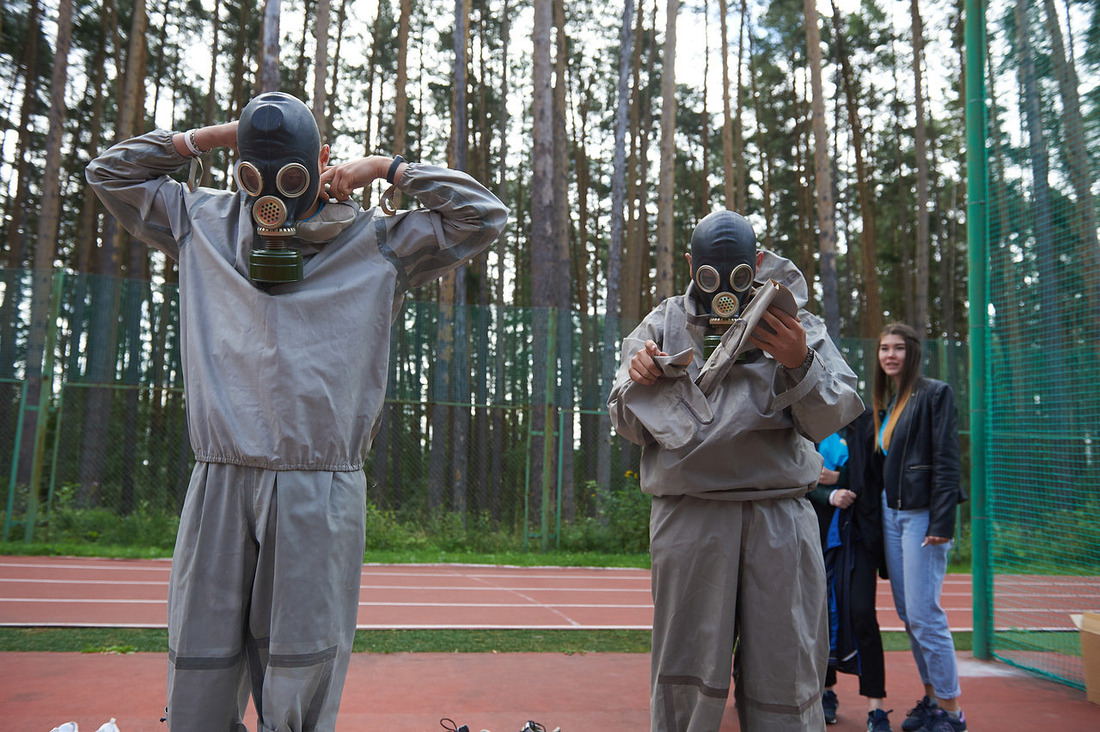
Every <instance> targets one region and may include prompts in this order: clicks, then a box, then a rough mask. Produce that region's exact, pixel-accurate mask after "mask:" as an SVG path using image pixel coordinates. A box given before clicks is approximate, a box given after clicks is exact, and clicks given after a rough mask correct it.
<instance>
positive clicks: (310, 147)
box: [233, 92, 321, 283]
mask: <svg viewBox="0 0 1100 732" xmlns="http://www.w3.org/2000/svg"><path fill="white" fill-rule="evenodd" d="M237 149H238V150H239V151H240V155H241V159H240V162H238V163H237V166H236V168H234V171H233V172H234V177H235V178H236V181H237V186H238V187H239V188H240V189H241V190H242V191H243V192H244V193H245V195H246V196H248V199H249V202H250V203H251V205H252V220H253V223H254V224H255V227H256V236H257V237H258V239H259V240H260V243H261V246H259V247H256V246H254V247H253V249H252V251H251V252H250V253H249V257H248V273H249V277H251V278H252V280H253V281H255V282H259V283H278V282H296V281H298V280H300V279H302V276H303V271H302V254H301V252H299V251H298V250H296V249H292V248H290V247H289V242H290V240H291V239H292V238H293V237H294V236H295V233H296V229H297V224H298V223H299V222H300V221H302V219H303V217H304V216H305V214H306V213H307V212H308V211H309V209H310V208H312V207H313V206H314V204H315V203H316V201H317V191H318V188H319V186H320V180H319V175H320V173H319V164H318V160H319V157H320V151H321V135H320V132H319V131H318V129H317V123H316V121H315V120H314V118H313V113H312V112H310V110H309V108H308V107H306V105H305V104H303V103H302V102H301V101H300V100H298V99H296V98H294V97H292V96H290V95H289V94H283V93H281V92H268V93H265V94H260V95H259V96H257V97H256V98H255V99H253V100H252V101H251V102H249V103H248V106H246V107H245V108H244V111H243V112H242V113H241V119H240V122H239V123H238V125H237Z"/></svg>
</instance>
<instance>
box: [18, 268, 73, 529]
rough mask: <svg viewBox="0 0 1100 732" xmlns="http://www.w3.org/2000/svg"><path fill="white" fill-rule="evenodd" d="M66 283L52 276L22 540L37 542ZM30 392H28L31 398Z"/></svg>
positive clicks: (59, 274) (58, 275)
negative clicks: (59, 327)
mask: <svg viewBox="0 0 1100 732" xmlns="http://www.w3.org/2000/svg"><path fill="white" fill-rule="evenodd" d="M64 285H65V273H64V272H63V271H58V272H55V273H54V276H53V288H52V291H51V293H50V315H49V320H48V321H47V322H46V339H45V342H44V344H43V346H42V381H41V386H40V388H39V390H38V405H37V407H35V409H37V410H38V419H36V420H35V421H34V427H35V431H34V461H33V463H32V464H31V483H30V485H29V486H27V519H26V521H25V522H24V524H23V541H24V543H27V544H29V543H31V542H32V541H34V524H35V522H36V521H37V520H38V496H39V492H40V490H39V489H40V487H41V483H42V463H43V461H44V460H45V453H46V422H47V420H49V418H50V401H51V397H52V394H53V365H54V348H56V347H57V316H58V314H59V313H60V312H61V291H62V289H63V288H64ZM29 396H30V395H29V394H28V397H29Z"/></svg>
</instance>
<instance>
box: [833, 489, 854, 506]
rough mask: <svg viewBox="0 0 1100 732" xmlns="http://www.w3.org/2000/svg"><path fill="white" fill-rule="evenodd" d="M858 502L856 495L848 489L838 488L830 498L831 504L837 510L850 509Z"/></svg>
mask: <svg viewBox="0 0 1100 732" xmlns="http://www.w3.org/2000/svg"><path fill="white" fill-rule="evenodd" d="M855 502H856V494H855V493H853V492H852V491H850V490H848V489H847V488H837V489H836V490H835V491H833V493H832V495H830V496H829V503H831V504H833V505H834V506H836V507H837V508H848V507H849V506H851V505H852V504H853V503H855Z"/></svg>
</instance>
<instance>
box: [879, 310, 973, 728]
mask: <svg viewBox="0 0 1100 732" xmlns="http://www.w3.org/2000/svg"><path fill="white" fill-rule="evenodd" d="M920 364H921V347H920V339H919V338H918V337H917V333H916V331H915V330H913V329H912V328H910V327H909V326H907V325H903V324H901V323H893V324H891V325H888V326H886V328H885V329H884V330H883V332H882V335H880V336H879V341H878V360H877V366H876V368H875V379H874V410H875V434H876V439H875V446H876V454H877V455H878V456H879V457H880V459H881V465H882V486H883V495H882V535H883V545H884V548H885V551H886V567H887V570H888V572H889V574H890V586H891V589H892V590H893V594H894V605H895V607H896V608H897V612H898V616H899V617H900V618H901V620H902V621H903V622H904V623H905V630H906V632H907V633H908V635H909V645H910V647H911V648H912V651H913V657H914V658H915V659H916V663H917V670H918V671H919V672H920V676H921V681H922V682H923V684H924V697H923V698H922V699H921V700H920V701H918V702H917V705H916V707H914V708H913V709H912V710H910V712H909V715H908V716H907V717H906V719H905V721H904V722H903V723H902V729H903V730H906V731H907V732H913V731H914V730H925V731H927V732H962V731H963V730H965V729H966V717H965V716H964V715H963V713H962V710H961V709H960V707H959V695H960V694H961V689H960V688H959V674H958V667H957V663H956V660H955V645H954V641H953V639H952V637H951V630H950V628H948V626H947V614H946V613H945V612H944V611H943V608H942V607H941V606H940V592H941V590H942V589H943V580H944V575H945V574H946V572H947V553H948V550H949V549H950V547H951V540H952V537H953V536H954V534H955V506H956V505H957V504H958V503H959V502H960V501H962V500H965V498H966V496H965V494H964V493H963V491H962V488H961V486H960V485H959V434H958V417H957V415H956V412H955V394H954V392H953V391H952V390H951V387H950V386H948V385H947V384H945V383H944V382H942V381H937V380H935V379H929V378H926V377H923V376H921V373H920Z"/></svg>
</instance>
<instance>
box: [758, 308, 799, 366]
mask: <svg viewBox="0 0 1100 732" xmlns="http://www.w3.org/2000/svg"><path fill="white" fill-rule="evenodd" d="M765 324H766V325H767V326H769V327H770V328H771V329H772V330H774V331H775V332H774V333H769V332H768V328H765V327H764V326H765ZM749 342H750V343H752V345H754V346H756V347H757V348H759V349H760V350H762V351H764V352H766V353H769V354H771V356H772V357H773V358H775V360H776V361H778V362H779V363H781V364H783V365H784V366H786V367H787V368H789V369H794V368H798V367H799V366H801V365H802V362H803V361H805V360H806V330H805V329H804V328H803V327H802V321H800V320H799V319H798V318H796V317H794V316H792V315H788V314H787V313H785V312H783V311H782V310H780V309H779V308H777V307H775V306H774V305H772V306H769V307H768V309H767V310H765V311H764V315H763V317H762V318H760V322H759V323H758V324H757V326H756V328H754V329H753V331H752V333H751V334H749Z"/></svg>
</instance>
